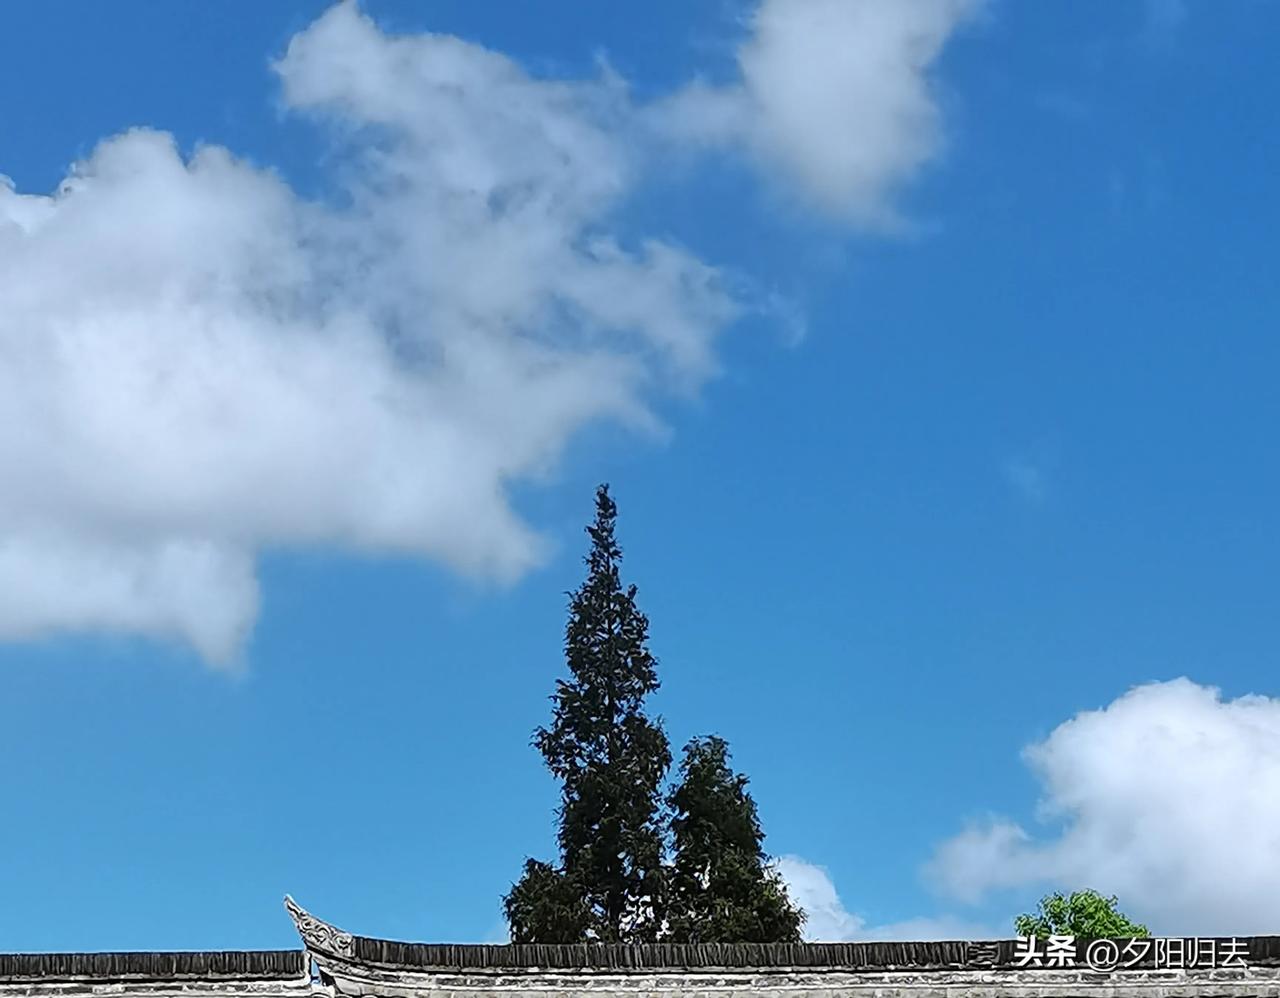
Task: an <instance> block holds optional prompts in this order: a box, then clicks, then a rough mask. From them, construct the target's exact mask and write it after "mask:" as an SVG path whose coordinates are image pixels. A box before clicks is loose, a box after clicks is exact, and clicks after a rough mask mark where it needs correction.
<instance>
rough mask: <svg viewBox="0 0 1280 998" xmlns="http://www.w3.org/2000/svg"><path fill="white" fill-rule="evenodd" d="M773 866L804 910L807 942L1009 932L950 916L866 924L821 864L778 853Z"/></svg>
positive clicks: (998, 935)
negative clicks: (846, 901)
mask: <svg viewBox="0 0 1280 998" xmlns="http://www.w3.org/2000/svg"><path fill="white" fill-rule="evenodd" d="M777 868H778V872H779V873H780V874H781V875H782V879H783V881H784V882H785V883H786V885H787V893H788V894H789V895H790V896H791V899H792V900H793V901H794V902H795V903H796V904H797V905H799V906H800V907H801V908H802V909H804V912H805V915H806V919H805V926H804V935H805V938H806V939H807V940H809V941H811V942H857V941H875V940H880V941H893V942H902V941H926V940H931V939H999V938H1003V937H1005V936H1007V935H1009V933H1008V932H1007V931H1001V930H1000V929H993V928H991V927H989V926H983V925H981V924H978V923H976V922H972V921H970V920H967V919H963V918H955V917H952V916H942V917H937V918H928V917H922V918H912V919H908V920H906V921H902V922H893V923H888V924H884V925H869V924H867V921H866V919H864V918H862V917H860V916H858V915H855V914H853V913H851V912H850V911H848V910H847V909H846V908H845V906H844V902H843V901H842V900H841V899H840V895H839V894H838V893H837V892H836V887H835V884H834V883H832V881H831V875H830V874H829V873H828V872H827V871H826V869H824V868H823V867H821V866H816V865H815V864H813V863H810V862H808V861H807V860H803V859H801V858H800V857H799V856H782V857H780V858H779V859H778V860H777Z"/></svg>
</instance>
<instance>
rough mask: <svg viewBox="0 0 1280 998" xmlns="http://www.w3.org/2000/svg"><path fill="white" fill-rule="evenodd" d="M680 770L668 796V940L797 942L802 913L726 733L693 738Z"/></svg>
mask: <svg viewBox="0 0 1280 998" xmlns="http://www.w3.org/2000/svg"><path fill="white" fill-rule="evenodd" d="M680 774H681V780H680V783H679V784H678V785H677V786H675V787H674V788H673V789H672V791H671V793H670V796H669V797H668V805H669V807H670V813H671V832H672V840H673V843H674V846H675V860H674V863H673V868H672V873H671V883H670V892H669V896H668V904H669V907H668V927H669V939H670V940H671V941H672V942H682V943H703V942H717V943H737V942H751V943H773V942H799V941H800V927H801V926H802V925H803V923H804V913H803V912H802V911H800V909H799V908H797V907H796V906H795V905H793V904H792V903H791V900H790V898H788V897H787V892H786V887H785V886H784V885H783V883H782V878H781V877H779V876H778V873H777V871H776V870H774V869H772V868H771V867H770V866H769V865H768V859H767V857H766V856H765V853H764V849H763V843H764V832H763V831H762V830H761V828H760V819H759V817H758V816H757V814H756V804H755V801H754V800H752V798H751V795H750V794H749V793H748V792H747V778H746V777H745V776H743V775H742V774H740V773H734V772H733V771H732V770H731V769H730V768H729V747H728V745H727V744H726V743H725V741H724V739H723V738H718V737H714V736H712V737H709V738H695V739H694V740H693V741H691V742H689V744H688V745H686V746H685V750H684V760H683V761H682V762H681V764H680Z"/></svg>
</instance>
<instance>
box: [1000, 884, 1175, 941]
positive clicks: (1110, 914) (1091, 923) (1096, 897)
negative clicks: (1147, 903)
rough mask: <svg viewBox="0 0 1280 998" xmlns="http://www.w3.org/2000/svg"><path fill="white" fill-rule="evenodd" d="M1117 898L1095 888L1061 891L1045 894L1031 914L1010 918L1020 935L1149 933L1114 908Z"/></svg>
mask: <svg viewBox="0 0 1280 998" xmlns="http://www.w3.org/2000/svg"><path fill="white" fill-rule="evenodd" d="M1118 900H1119V899H1118V898H1115V897H1109V898H1108V897H1103V896H1102V895H1101V894H1099V893H1098V892H1097V891H1093V890H1083V891H1076V892H1074V893H1073V894H1072V895H1071V896H1070V897H1065V896H1063V895H1062V894H1060V893H1054V894H1046V895H1045V896H1044V897H1042V898H1041V899H1040V904H1039V906H1038V908H1037V910H1036V912H1035V913H1034V914H1027V915H1019V916H1018V917H1017V918H1015V919H1014V920H1013V928H1014V931H1015V932H1016V933H1017V934H1018V935H1020V936H1039V937H1040V938H1042V939H1043V938H1047V937H1048V936H1051V935H1052V936H1079V937H1081V938H1083V939H1127V938H1130V937H1138V938H1145V937H1146V936H1149V935H1150V933H1149V932H1148V931H1147V927H1146V926H1145V925H1139V924H1138V923H1137V922H1134V921H1130V919H1129V917H1128V916H1127V915H1125V914H1123V913H1121V912H1119V911H1116V904H1117V903H1118Z"/></svg>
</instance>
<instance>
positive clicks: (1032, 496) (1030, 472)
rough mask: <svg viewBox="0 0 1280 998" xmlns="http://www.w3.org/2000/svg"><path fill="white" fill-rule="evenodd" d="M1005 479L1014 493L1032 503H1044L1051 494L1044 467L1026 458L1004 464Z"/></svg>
mask: <svg viewBox="0 0 1280 998" xmlns="http://www.w3.org/2000/svg"><path fill="white" fill-rule="evenodd" d="M1003 472H1004V479H1005V482H1006V483H1007V484H1008V486H1009V488H1011V489H1012V490H1013V491H1014V493H1016V494H1017V495H1018V496H1020V497H1021V498H1023V499H1025V500H1026V501H1027V502H1030V503H1036V504H1039V503H1042V502H1044V501H1045V499H1046V497H1047V496H1048V494H1049V481H1048V477H1047V475H1046V472H1045V470H1044V468H1043V466H1042V465H1040V464H1037V463H1035V462H1033V461H1029V460H1027V459H1025V458H1010V459H1009V460H1008V461H1006V462H1005V463H1004V468H1003Z"/></svg>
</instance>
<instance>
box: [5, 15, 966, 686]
mask: <svg viewBox="0 0 1280 998" xmlns="http://www.w3.org/2000/svg"><path fill="white" fill-rule="evenodd" d="M967 6H968V4H967V3H961V2H958V0H956V2H940V0H923V2H922V3H920V4H911V5H900V4H896V3H883V2H882V3H878V4H877V3H866V2H859V3H853V4H849V5H848V10H849V13H848V14H841V13H840V11H841V10H842V9H843V8H844V7H845V4H844V3H843V2H841V3H837V4H835V5H832V4H826V5H824V4H821V3H817V4H814V3H805V4H795V5H784V4H779V3H777V2H775V0H768V2H766V3H764V4H763V5H762V6H761V7H760V9H759V12H758V14H757V17H756V21H755V32H756V33H755V35H754V36H753V40H752V41H750V42H749V43H748V44H747V45H746V46H745V47H744V48H743V50H742V56H741V63H742V67H743V74H744V76H743V81H744V82H743V84H742V86H741V87H739V88H736V89H734V90H733V91H732V92H726V93H724V94H721V95H720V96H721V97H722V98H723V101H724V102H725V108H724V110H725V113H727V114H730V116H731V117H730V119H729V126H730V127H732V128H734V129H737V128H738V127H739V124H740V123H741V122H742V121H746V120H747V119H748V118H751V116H753V115H755V116H759V118H760V120H759V122H758V123H756V124H752V125H750V126H749V127H750V133H749V134H750V136H751V143H750V144H751V148H752V149H754V150H755V151H756V152H758V153H760V154H761V155H765V154H769V155H776V156H777V157H780V159H779V162H780V163H782V164H783V165H784V166H786V167H787V168H788V169H789V170H790V171H791V173H792V175H793V176H795V177H796V178H797V179H798V180H799V181H800V182H801V183H802V184H804V185H805V186H806V187H808V188H810V189H812V191H813V192H814V193H815V194H817V195H818V196H820V198H821V199H822V200H823V201H824V202H826V203H830V204H833V205H836V206H837V207H838V208H840V209H841V210H842V211H843V210H845V209H849V210H851V211H853V212H854V213H855V214H858V215H863V216H867V217H871V216H879V215H881V214H883V212H884V210H885V209H884V205H883V198H884V196H885V195H886V192H887V190H888V188H889V187H890V186H891V185H892V184H893V183H895V182H896V181H898V180H900V179H902V178H904V177H905V176H908V175H909V174H910V173H911V172H912V171H913V170H914V169H915V168H916V167H917V166H918V165H919V164H920V163H921V162H922V161H923V160H924V158H926V157H927V156H928V155H929V153H930V152H931V151H932V149H933V148H934V146H935V144H936V137H937V120H936V119H937V111H936V108H935V107H934V104H933V102H932V100H931V99H930V97H929V93H928V86H927V81H926V80H925V76H924V73H925V70H926V69H927V67H928V65H929V63H930V61H931V60H932V59H933V57H934V55H935V54H936V52H937V49H938V48H939V46H940V45H941V44H942V42H943V40H944V38H945V37H946V34H947V33H948V31H949V30H950V27H951V25H952V24H953V23H954V22H955V21H956V20H957V19H958V18H959V16H960V13H961V11H962V10H963V9H965V8H967ZM833 18H834V20H832V19H833ZM811 44H813V45H817V46H818V47H817V48H816V49H815V50H814V51H811V52H807V53H802V49H804V48H805V47H806V46H808V45H811ZM802 54H803V58H802ZM798 62H799V63H803V65H799V64H798ZM276 70H277V73H278V75H279V78H280V81H281V84H282V90H283V99H284V104H285V106H286V108H287V109H289V110H291V111H293V112H295V113H304V114H307V115H309V116H311V117H313V118H314V119H315V120H316V121H317V122H318V123H319V124H320V127H322V128H324V129H325V130H326V131H327V132H328V134H330V135H331V136H332V138H333V142H334V145H335V147H336V149H337V150H338V152H339V155H338V156H336V157H332V158H329V159H328V160H327V162H330V163H336V164H338V167H337V169H336V171H335V173H334V175H333V176H331V177H330V178H329V181H330V187H331V189H333V190H334V195H333V197H332V198H330V199H329V200H327V201H325V202H323V203H320V202H315V201H309V200H307V199H304V198H303V197H301V196H299V195H298V194H297V193H296V192H295V191H294V190H293V189H292V188H291V187H290V186H289V185H288V184H287V183H286V182H285V181H284V180H282V179H281V178H280V177H278V176H276V175H275V174H274V173H272V172H271V171H269V170H266V169H262V168H260V167H258V166H255V165H253V164H250V163H248V162H246V161H244V160H242V159H238V158H236V157H235V156H234V155H233V154H232V153H231V152H230V151H228V150H226V149H224V148H220V147H216V146H209V147H204V148H201V149H198V150H197V151H196V152H195V153H194V154H193V155H191V156H189V157H184V156H183V155H182V154H181V153H180V151H179V150H178V149H177V148H176V147H175V145H174V143H173V141H172V139H171V138H170V137H169V136H168V135H166V134H163V133H159V132H154V131H147V130H135V131H130V132H127V133H125V134H121V135H117V136H115V137H113V138H110V139H107V140H106V141H104V142H102V143H101V144H100V145H99V146H98V147H97V149H96V150H95V151H94V152H93V154H92V155H91V156H89V158H88V159H87V160H85V161H84V162H82V163H79V164H77V165H76V166H75V167H74V169H73V170H72V172H71V174H70V175H69V177H68V179H67V181H66V182H65V183H64V185H63V186H62V187H61V188H60V190H59V191H58V192H57V193H56V194H54V195H52V196H48V197H46V196H33V195H29V194H21V193H18V192H17V191H16V190H14V188H13V185H12V184H7V183H4V184H0V476H2V478H0V586H2V587H3V591H4V592H5V594H6V595H5V599H4V600H3V601H0V639H15V638H28V637H39V636H42V635H46V634H49V633H52V632H56V631H63V630H116V631H124V632H128V633H134V634H140V635H144V636H150V637H158V638H164V639H176V640H178V641H183V642H186V643H188V644H190V645H191V646H193V647H194V648H195V649H196V650H197V651H198V652H199V653H200V654H201V655H202V656H204V657H205V658H206V659H207V660H209V661H210V662H212V663H215V664H224V665H229V664H234V663H235V662H236V661H237V659H238V656H239V654H240V651H241V649H242V647H243V644H244V641H245V639H246V637H247V635H248V634H249V632H250V631H251V628H252V625H253V622H254V619H255V616H256V613H257V606H258V592H257V582H256V572H255V563H256V560H257V557H258V555H259V553H260V552H261V551H263V550H264V549H266V548H268V547H271V548H288V547H299V546H307V545H327V546H337V547H342V548H346V549H350V550H354V551H361V552H370V553H375V554H377V553H395V554H401V555H408V556H414V557H423V558H431V559H436V560H439V561H442V562H444V563H446V564H448V565H450V566H452V567H453V568H455V569H457V570H459V571H461V572H464V573H468V574H470V575H473V576H476V577H479V578H487V579H497V580H507V579H513V578H515V577H518V576H519V575H520V573H522V572H523V571H525V570H527V569H528V568H529V567H530V566H532V565H534V564H536V563H537V562H538V560H539V558H540V557H541V556H542V553H543V543H542V540H541V538H540V537H539V536H538V535H537V534H536V532H535V531H533V530H532V529H531V528H530V527H529V526H528V525H527V524H525V523H524V522H523V521H522V520H521V519H520V518H519V517H518V516H517V515H516V514H515V513H514V511H513V510H512V509H511V507H510V505H509V503H508V500H507V490H508V487H509V486H510V484H511V483H512V482H514V481H517V480H522V479H528V478H530V477H534V476H537V475H540V474H543V473H545V472H546V471H547V470H548V469H550V468H552V467H553V466H554V464H555V462H556V460H557V459H558V456H559V454H560V453H561V451H562V449H563V448H564V446H565V445H566V443H567V442H568V441H569V440H570V439H572V437H573V436H574V434H575V433H576V432H577V431H579V430H580V429H582V428H583V427H585V426H587V425H589V424H593V423H595V422H598V421H601V420H613V421H621V422H623V423H625V424H627V425H630V426H633V427H636V428H642V429H643V428H653V427H654V426H655V425H656V424H655V420H654V418H653V416H652V414H651V406H652V403H653V398H654V395H655V393H656V392H660V391H664V390H677V391H688V390H693V389H696V388H697V387H698V385H699V384H700V383H702V382H703V381H704V380H705V379H706V378H707V377H709V376H711V375H712V374H714V372H715V369H716V359H715V340H716V337H717V335H718V334H719V333H720V332H721V331H722V330H723V329H724V328H725V326H726V325H727V324H728V323H730V322H731V321H732V320H733V318H734V317H735V316H736V315H737V314H738V313H739V312H740V311H741V310H742V309H743V308H744V307H747V306H746V305H744V304H743V303H742V302H740V301H737V300H735V296H734V295H733V294H731V293H730V291H729V290H727V288H726V286H725V284H726V282H725V281H724V280H723V279H722V276H721V274H720V273H719V272H718V271H717V270H716V269H715V268H714V267H712V266H710V265H708V264H706V263H704V262H703V261H701V260H699V259H697V258H695V257H694V256H693V255H691V254H690V253H689V252H687V251H685V250H683V249H681V248H680V247H678V246H676V245H673V244H671V243H669V242H663V241H661V240H658V239H648V240H645V239H640V240H639V241H636V242H632V241H628V240H624V239H623V238H622V236H621V235H619V233H618V232H617V231H616V229H615V228H613V227H611V225H612V222H613V220H614V219H615V218H616V216H617V209H618V207H619V205H621V204H622V203H623V202H624V201H625V198H626V197H627V195H628V193H629V192H630V191H631V190H632V189H633V187H634V186H635V184H636V183H637V180H638V176H639V173H640V172H641V171H642V170H644V169H647V168H652V167H653V166H654V164H655V162H656V160H655V159H654V158H653V157H650V156H649V155H648V154H647V152H646V151H645V150H644V149H642V148H638V146H637V142H636V138H637V135H639V134H641V132H642V129H639V128H638V127H637V108H636V107H635V106H634V105H633V104H632V103H631V102H630V98H629V96H628V94H627V92H626V89H625V87H624V86H623V85H622V84H621V83H620V82H619V81H618V80H616V79H615V78H614V77H612V76H610V75H609V74H608V73H603V74H602V76H601V78H600V79H598V80H587V81H576V82H565V81H557V80H541V79H535V78H532V77H530V76H529V75H528V74H526V73H525V72H524V71H523V70H522V69H521V68H520V67H519V66H518V65H517V64H516V63H514V62H512V61H511V60H509V59H507V58H506V57H504V56H503V55H501V54H499V53H496V52H493V51H489V50H486V49H484V48H482V47H480V46H477V45H473V44H469V43H467V42H464V41H461V40H459V39H457V38H452V37H447V36H440V35H431V34H420V35H411V36H398V37H392V36H389V35H387V34H385V33H383V32H382V31H381V30H380V29H379V28H378V27H377V26H376V25H375V24H374V23H373V22H372V21H371V20H370V19H368V18H367V17H365V16H363V15H362V14H361V13H360V12H359V11H358V10H357V8H356V6H355V5H354V4H353V3H342V4H340V5H338V6H336V7H334V8H332V9H330V10H329V11H328V12H327V13H326V14H324V15H323V16H322V17H321V18H320V19H319V20H318V21H316V22H315V23H314V24H312V25H311V26H310V27H308V28H307V29H306V30H304V31H303V32H301V33H300V34H299V35H298V36H297V37H295V38H294V39H293V41H292V42H291V44H290V45H289V47H288V50H287V52H286V54H285V55H284V57H283V58H282V59H281V60H280V61H279V63H278V64H277V66H276ZM730 105H732V107H731V106H730ZM691 106H692V105H691ZM734 115H745V116H746V117H743V118H741V119H739V118H736V117H733V116H734ZM735 122H738V124H735ZM828 126H830V128H829V131H830V134H829V135H826V136H825V137H823V133H824V132H826V131H827V130H828ZM743 127H746V126H743ZM787 150H790V151H789V152H788V151H787Z"/></svg>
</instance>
